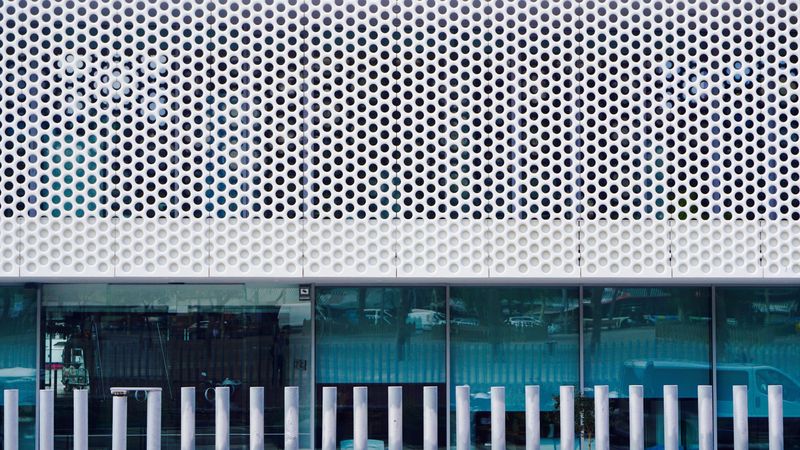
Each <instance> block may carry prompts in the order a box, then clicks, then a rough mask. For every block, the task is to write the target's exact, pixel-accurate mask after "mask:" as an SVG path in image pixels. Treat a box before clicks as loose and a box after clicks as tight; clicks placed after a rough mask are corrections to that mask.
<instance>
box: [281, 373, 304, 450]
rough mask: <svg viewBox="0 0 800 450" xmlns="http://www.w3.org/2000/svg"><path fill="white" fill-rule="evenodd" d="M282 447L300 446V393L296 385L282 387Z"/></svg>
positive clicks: (295, 447) (291, 449)
mask: <svg viewBox="0 0 800 450" xmlns="http://www.w3.org/2000/svg"><path fill="white" fill-rule="evenodd" d="M283 411H284V416H283V433H284V434H283V448H284V449H285V450H298V449H299V448H300V394H299V391H298V389H297V387H296V386H287V387H285V388H283Z"/></svg>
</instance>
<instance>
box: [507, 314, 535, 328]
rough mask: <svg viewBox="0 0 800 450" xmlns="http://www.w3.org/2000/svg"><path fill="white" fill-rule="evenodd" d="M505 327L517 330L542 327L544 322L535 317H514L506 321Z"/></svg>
mask: <svg viewBox="0 0 800 450" xmlns="http://www.w3.org/2000/svg"><path fill="white" fill-rule="evenodd" d="M506 325H511V326H512V327H517V328H533V327H543V326H544V322H543V321H542V320H541V319H539V318H537V317H531V316H515V317H509V318H508V319H506Z"/></svg>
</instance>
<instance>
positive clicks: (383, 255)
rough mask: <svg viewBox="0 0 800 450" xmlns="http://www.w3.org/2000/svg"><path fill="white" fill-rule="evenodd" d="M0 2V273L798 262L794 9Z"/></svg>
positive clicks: (475, 272) (402, 271)
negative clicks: (0, 129) (0, 131)
mask: <svg viewBox="0 0 800 450" xmlns="http://www.w3.org/2000/svg"><path fill="white" fill-rule="evenodd" d="M0 5H1V6H0V83H1V87H2V89H1V90H0V108H1V109H0V119H1V121H0V126H1V127H2V133H0V276H2V277H6V278H15V277H43V276H68V277H73V276H78V277H80V276H86V277H106V276H108V277H112V276H116V277H126V276H132V277H209V276H212V277H213V276H217V277H240V276H244V277H281V278H301V277H308V278H314V277H338V276H351V277H365V278H367V277H379V278H393V277H400V278H414V279H416V278H425V277H441V278H453V277H469V278H476V277H477V278H482V277H483V278H494V277H497V278H520V277H522V278H592V277H601V278H602V277H630V278H638V277H646V278H687V279H688V278H693V277H746V278H754V277H764V276H767V277H795V276H798V275H800V225H798V223H800V222H798V221H800V175H799V174H800V150H799V149H800V132H798V129H799V128H800V124H798V117H799V116H800V111H799V109H800V100H799V99H798V97H799V96H800V89H799V88H800V86H798V80H800V74H798V69H799V68H800V61H798V57H800V48H798V46H799V45H800V36H799V35H798V34H799V33H800V24H798V19H800V5H799V4H798V3H797V2H795V1H792V0H759V1H749V0H708V1H706V0H638V1H637V0H620V1H613V0H608V1H591V0H563V1H550V0H527V1H523V0H517V1H505V0H491V1H487V0H425V1H419V0H213V1H206V0H203V1H200V0H114V1H111V0H108V1H105V0H97V1H94V0H91V1H90V0H85V1H84V0H79V1H72V0H62V1H47V0H37V1H26V0H15V1H2V2H0Z"/></svg>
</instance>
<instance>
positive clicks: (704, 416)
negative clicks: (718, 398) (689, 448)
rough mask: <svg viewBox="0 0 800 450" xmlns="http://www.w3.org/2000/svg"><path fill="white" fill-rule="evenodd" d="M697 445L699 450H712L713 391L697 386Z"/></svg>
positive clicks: (708, 387) (707, 387)
mask: <svg viewBox="0 0 800 450" xmlns="http://www.w3.org/2000/svg"><path fill="white" fill-rule="evenodd" d="M697 434H698V436H697V443H698V446H699V447H700V450H714V391H713V389H712V388H711V386H707V385H703V386H697Z"/></svg>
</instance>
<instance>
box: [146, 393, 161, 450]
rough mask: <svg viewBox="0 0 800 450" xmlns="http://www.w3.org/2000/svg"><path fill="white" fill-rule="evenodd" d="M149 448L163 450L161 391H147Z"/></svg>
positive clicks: (148, 449)
mask: <svg viewBox="0 0 800 450" xmlns="http://www.w3.org/2000/svg"><path fill="white" fill-rule="evenodd" d="M147 450H161V391H148V392H147Z"/></svg>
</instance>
